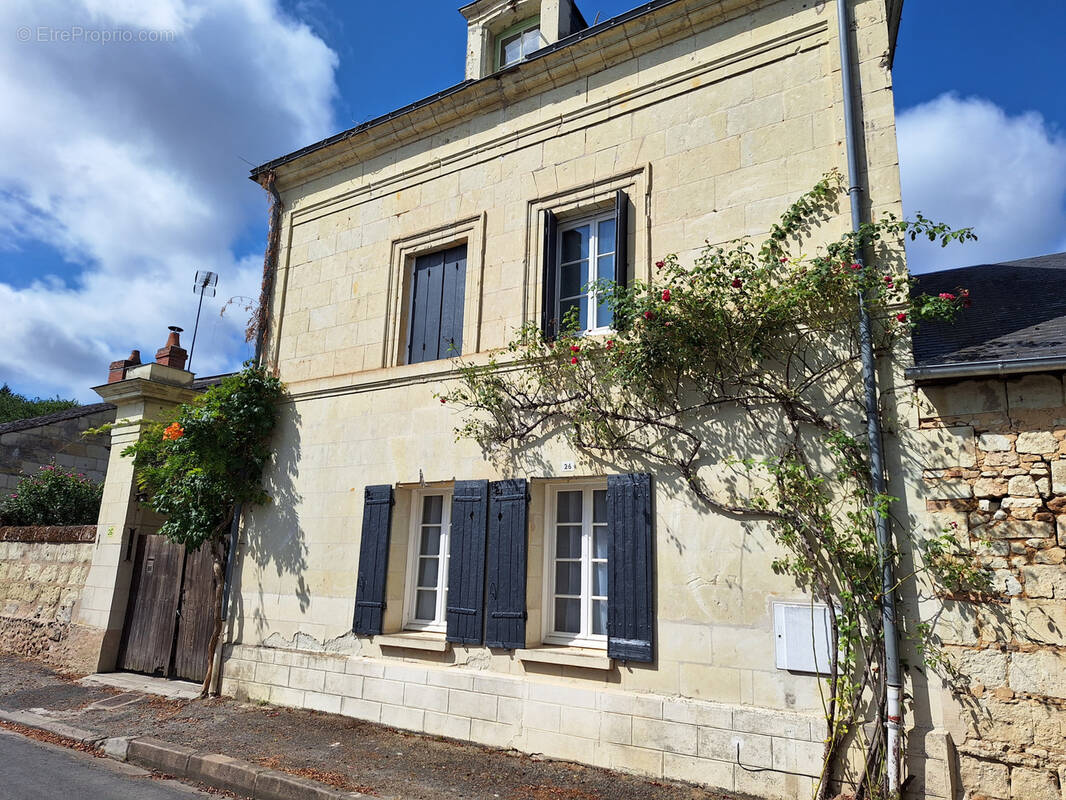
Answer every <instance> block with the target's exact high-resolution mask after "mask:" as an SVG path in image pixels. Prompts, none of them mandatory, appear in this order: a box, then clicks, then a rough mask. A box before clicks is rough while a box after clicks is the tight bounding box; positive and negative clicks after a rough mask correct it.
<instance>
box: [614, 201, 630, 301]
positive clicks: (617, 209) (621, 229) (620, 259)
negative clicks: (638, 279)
mask: <svg viewBox="0 0 1066 800" xmlns="http://www.w3.org/2000/svg"><path fill="white" fill-rule="evenodd" d="M614 242H615V244H614V252H615V256H614V280H615V283H617V284H618V285H619V286H628V285H629V197H628V195H626V193H625V192H623V191H622V190H621V189H619V190H618V191H617V192H616V193H615V195H614Z"/></svg>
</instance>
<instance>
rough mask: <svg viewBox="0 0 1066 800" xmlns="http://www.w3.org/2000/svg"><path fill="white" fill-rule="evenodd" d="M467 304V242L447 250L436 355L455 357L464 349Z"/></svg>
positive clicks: (439, 356) (438, 356)
mask: <svg viewBox="0 0 1066 800" xmlns="http://www.w3.org/2000/svg"><path fill="white" fill-rule="evenodd" d="M465 304H466V245H465V244H464V245H460V246H459V247H453V248H452V249H451V250H448V251H446V252H445V253H444V270H443V290H442V292H441V307H440V339H439V342H438V345H437V358H455V357H456V356H458V355H461V354H462V352H463V312H464V306H465Z"/></svg>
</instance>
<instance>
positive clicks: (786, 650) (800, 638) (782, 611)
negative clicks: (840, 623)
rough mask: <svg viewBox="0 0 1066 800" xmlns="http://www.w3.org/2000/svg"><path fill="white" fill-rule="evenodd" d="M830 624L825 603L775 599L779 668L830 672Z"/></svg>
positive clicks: (820, 673) (796, 670) (822, 673)
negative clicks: (782, 601) (787, 601)
mask: <svg viewBox="0 0 1066 800" xmlns="http://www.w3.org/2000/svg"><path fill="white" fill-rule="evenodd" d="M831 628H832V621H831V618H830V616H829V607H828V606H826V605H825V604H824V603H814V604H811V603H774V638H775V640H776V645H777V646H776V651H777V668H778V669H787V670H788V671H789V672H813V673H815V674H818V675H828V674H829V668H830V662H829V642H830V641H832V635H831V633H830V631H831Z"/></svg>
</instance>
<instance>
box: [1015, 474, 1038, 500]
mask: <svg viewBox="0 0 1066 800" xmlns="http://www.w3.org/2000/svg"><path fill="white" fill-rule="evenodd" d="M1007 491H1008V492H1009V493H1010V494H1012V495H1014V496H1016V497H1039V495H1040V492H1039V491H1038V490H1037V488H1036V481H1034V480H1033V479H1032V478H1031V477H1030V476H1028V475H1015V476H1014V477H1013V478H1011V479H1010V481H1009V482H1008V483H1007Z"/></svg>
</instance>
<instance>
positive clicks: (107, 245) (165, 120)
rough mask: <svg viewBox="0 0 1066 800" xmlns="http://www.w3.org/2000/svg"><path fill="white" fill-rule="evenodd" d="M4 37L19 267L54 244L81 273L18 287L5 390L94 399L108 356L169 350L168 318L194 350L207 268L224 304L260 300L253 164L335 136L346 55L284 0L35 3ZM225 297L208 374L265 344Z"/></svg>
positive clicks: (11, 307)
mask: <svg viewBox="0 0 1066 800" xmlns="http://www.w3.org/2000/svg"><path fill="white" fill-rule="evenodd" d="M76 30H80V31H82V33H81V34H80V40H78V41H62V38H61V37H62V35H63V32H72V31H76ZM94 30H95V31H114V30H126V31H133V32H137V31H141V30H145V31H153V32H160V31H162V32H170V33H172V34H173V35H172V36H170V37H169V39H170V40H169V41H167V40H164V41H144V42H116V41H112V42H102V41H93V40H92V39H91V38H90V34H91V32H92V31H94ZM24 31H28V32H29V34H28V37H29V41H20V40H17V39H16V32H19V38H25V37H26V36H27V34H26V33H25V32H24ZM0 32H5V35H7V36H9V37H10V41H7V42H4V43H3V44H2V45H0V108H3V109H4V114H3V121H2V122H0V152H3V154H4V158H3V159H0V235H2V236H3V238H4V241H3V244H2V245H0V248H2V249H0V253H2V256H3V257H4V258H5V260H7V261H8V262H9V263H15V264H18V259H19V257H20V255H19V247H20V245H27V244H29V243H31V242H33V241H34V240H36V241H41V242H44V243H46V244H48V245H49V246H51V247H54V248H56V249H58V250H59V251H60V252H61V253H62V254H63V255H64V257H65V258H66V259H67V260H68V261H69V262H71V263H72V264H75V265H77V268H76V269H74V270H73V272H75V273H77V274H76V277H75V278H68V279H67V280H66V281H63V280H57V279H56V278H55V277H54V276H48V275H43V274H42V275H34V276H32V281H26V282H19V285H18V287H16V286H12V285H9V284H4V283H2V282H0V308H2V309H3V314H4V321H3V323H2V324H0V382H3V381H9V382H11V383H12V384H13V385H16V386H18V387H19V388H22V389H25V390H29V391H32V392H35V393H36V392H41V393H48V394H50V393H53V392H60V393H62V394H64V395H74V396H77V397H78V398H79V399H82V400H86V401H90V402H91V401H93V400H94V399H96V396H95V395H94V394H93V393H92V392H91V391H89V388H88V387H90V386H93V385H96V384H98V383H102V382H103V381H104V379H105V378H106V374H107V364H108V362H109V361H111V360H113V359H116V358H121V357H124V356H125V355H127V354H128V352H129V351H130V349H132V348H139V349H141V350H142V357H145V358H151V357H152V356H153V355H154V352H155V349H156V348H158V347H160V346H162V344H163V342H164V340H165V336H166V326H167V325H168V324H179V325H182V326H183V327H185V328H186V330H187V333H186V334H185V339H183V343H184V344H185V346H186V348H188V346H189V340H188V338H189V337H190V336H191V333H192V331H191V329H192V323H193V318H194V316H195V314H196V306H195V297H194V295H193V294H192V277H193V274H194V272H195V271H196V270H197V269H211V270H213V271H215V272H218V273H219V275H220V277H219V294H220V298H221V299H222V300H224V299H225V298H226V297H229V296H232V295H245V296H256V295H257V294H258V286H259V279H260V272H261V269H262V266H261V265H262V247H263V245H265V241H264V242H255V243H254V245H249V246H248V249H249V250H251V251H252V252H235V251H234V247H235V242H237V241H238V240H239V239H240V237H241V235H242V234H245V233H246V232H247V231H248V229H249V227H250V226H261V227H263V228H264V229H265V220H266V211H267V203H266V199H265V195H264V193H263V191H262V190H261V189H260V188H259V187H257V186H255V185H254V184H253V183H252V182H251V181H249V180H248V179H247V174H248V162H252V163H259V162H262V161H265V160H268V159H270V158H273V157H275V156H277V155H280V154H282V153H285V152H288V151H290V150H293V149H295V148H297V147H299V146H302V145H304V144H307V143H309V142H312V141H315V140H317V139H319V138H322V137H323V136H325V135H327V134H329V133H330V132H332V129H333V118H332V102H333V99H334V96H335V93H336V85H335V82H334V70H335V69H336V66H337V57H336V55H335V54H334V53H333V52H332V51H331V50H330V49H329V48H328V47H327V46H326V44H325V43H324V42H323V41H322V40H321V39H319V38H318V37H317V36H315V35H314V34H313V33H312V31H311V30H310V29H309V28H308V27H307V26H306V25H305V24H303V23H301V22H299V21H297V20H294V19H292V18H290V17H288V16H286V15H285V13H284V12H283V11H282V10H281V9H280V8H279V6H278V4H277V2H276V0H155V1H154V2H144V0H137V2H133V0H121V1H119V2H116V0H106V2H105V1H104V0H77V1H76V2H71V1H70V0H17V1H16V2H10V1H9V2H7V3H4V4H0ZM168 35H169V34H168ZM57 37H59V38H57ZM157 38H158V37H157ZM264 235H265V234H264ZM67 272H69V270H65V271H64V274H66V273H67ZM25 284H28V285H25ZM219 305H220V303H219V302H214V303H211V302H210V301H208V302H205V308H204V316H203V318H202V319H201V326H200V335H199V338H198V340H197V345H196V354H195V362H194V364H193V367H194V368H195V370H196V372H198V373H200V374H210V373H212V372H218V371H223V370H225V369H229V368H232V367H233V366H235V365H236V364H239V362H240V361H241V360H242V359H243V358H245V357H246V356H247V354H248V350H247V347H246V346H245V345H244V343H243V327H244V324H245V322H246V319H245V315H244V314H243V313H241V312H239V311H238V312H236V313H227V315H226V316H225V317H224V318H222V319H221V320H219V319H218V316H217V314H218V308H219Z"/></svg>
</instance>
